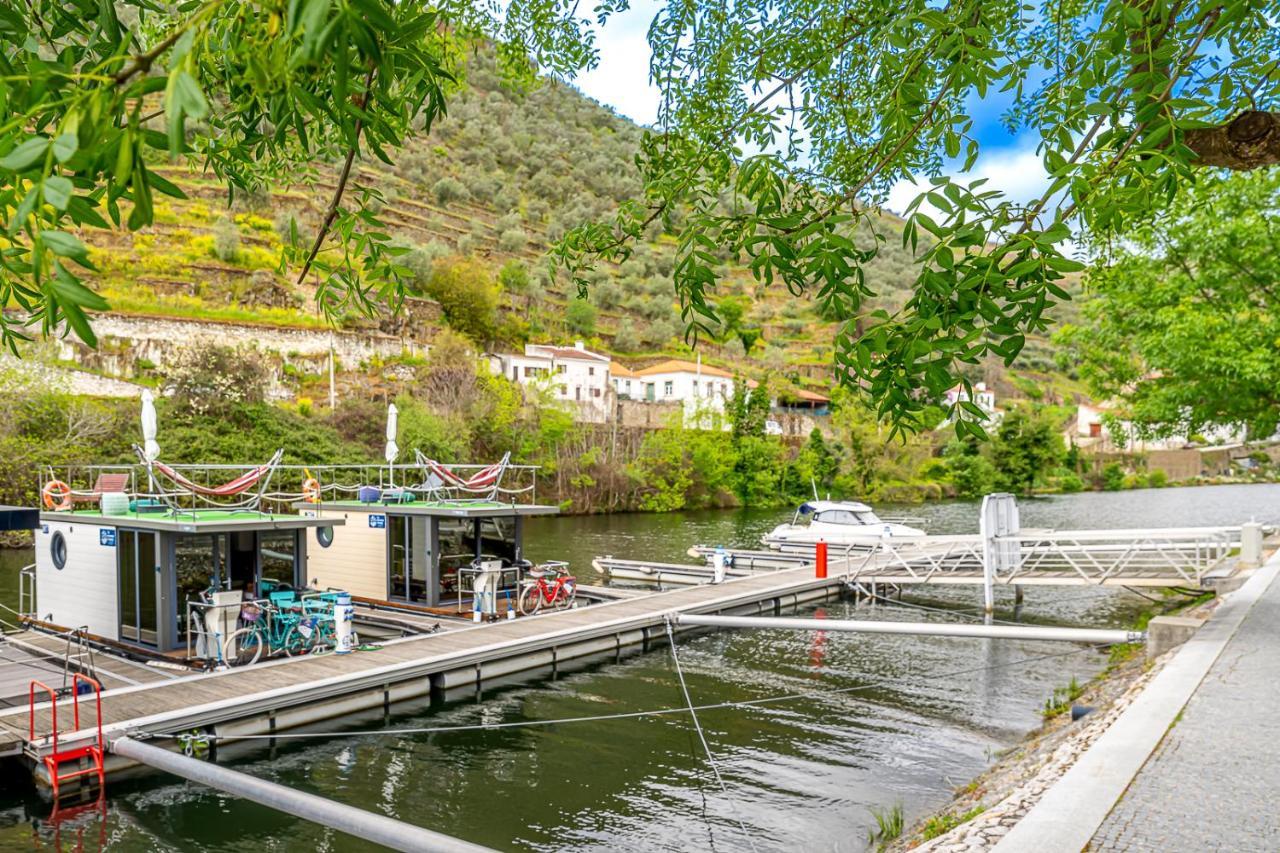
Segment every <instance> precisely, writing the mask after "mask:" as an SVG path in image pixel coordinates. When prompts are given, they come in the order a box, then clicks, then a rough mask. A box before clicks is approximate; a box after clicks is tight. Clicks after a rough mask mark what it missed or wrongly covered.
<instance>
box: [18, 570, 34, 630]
mask: <svg viewBox="0 0 1280 853" xmlns="http://www.w3.org/2000/svg"><path fill="white" fill-rule="evenodd" d="M28 601H29V602H30V603H29V604H27V603H26V602H28ZM18 616H19V617H20V618H24V619H34V618H35V616H36V564H35V563H32V564H31V565H29V566H23V567H22V568H21V569H19V570H18Z"/></svg>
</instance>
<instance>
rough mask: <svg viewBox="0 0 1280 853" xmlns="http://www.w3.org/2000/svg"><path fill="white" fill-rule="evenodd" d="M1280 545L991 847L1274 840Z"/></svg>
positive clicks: (1164, 846)
mask: <svg viewBox="0 0 1280 853" xmlns="http://www.w3.org/2000/svg"><path fill="white" fill-rule="evenodd" d="M1278 575H1280V553H1277V554H1275V555H1273V556H1272V558H1271V560H1270V561H1268V563H1267V565H1266V566H1264V567H1263V568H1262V569H1260V570H1258V571H1257V572H1255V573H1254V574H1253V576H1252V577H1251V578H1250V579H1249V580H1248V582H1247V583H1245V585H1244V586H1242V587H1241V588H1240V589H1239V590H1237V591H1236V592H1234V593H1232V594H1231V595H1228V596H1227V597H1226V598H1225V599H1224V600H1223V603H1222V604H1221V605H1220V606H1219V607H1218V609H1217V611H1216V613H1215V614H1214V616H1213V618H1212V619H1210V620H1209V622H1208V623H1207V624H1206V625H1205V626H1204V627H1203V628H1201V629H1200V630H1199V631H1198V632H1197V633H1196V635H1195V636H1194V637H1192V639H1191V640H1189V641H1188V642H1187V643H1186V644H1184V645H1183V646H1182V647H1181V648H1180V649H1179V650H1178V651H1177V652H1175V653H1174V656H1173V658H1172V659H1171V660H1169V661H1168V662H1167V663H1166V664H1165V665H1164V667H1163V668H1162V669H1161V670H1160V672H1159V673H1157V674H1156V676H1155V677H1154V678H1153V679H1152V680H1151V682H1150V684H1148V685H1147V687H1146V689H1145V690H1144V691H1143V692H1142V693H1141V694H1140V695H1139V696H1138V698H1137V699H1135V700H1134V701H1133V703H1132V704H1131V705H1130V706H1129V707H1128V709H1126V710H1125V712H1124V713H1123V714H1122V715H1121V716H1120V718H1119V719H1118V720H1116V722H1115V723H1113V724H1112V725H1111V727H1110V728H1108V729H1107V731H1106V732H1105V733H1104V734H1103V735H1102V736H1101V737H1099V738H1098V740H1097V741H1096V742H1095V743H1094V745H1093V746H1092V747H1091V748H1090V749H1089V750H1088V751H1086V752H1085V753H1084V754H1083V755H1082V756H1080V758H1079V759H1078V760H1077V761H1076V762H1075V764H1074V765H1073V766H1072V767H1071V769H1070V770H1068V771H1067V773H1066V774H1064V775H1063V776H1062V777H1061V778H1060V779H1059V780H1058V781H1057V782H1056V783H1055V784H1054V785H1053V786H1052V787H1051V788H1050V789H1049V790H1048V791H1046V792H1045V794H1044V796H1043V797H1042V798H1041V799H1040V801H1039V802H1038V803H1037V804H1036V805H1035V806H1034V807H1033V808H1032V809H1031V811H1030V812H1028V813H1027V814H1026V815H1025V816H1024V817H1023V818H1022V820H1021V821H1019V822H1018V824H1017V825H1016V826H1015V827H1014V828H1013V830H1012V831H1010V832H1009V834H1008V835H1006V836H1005V838H1004V840H1003V841H1001V843H999V844H998V845H997V846H996V850H997V851H1000V853H1005V851H1010V853H1018V851H1036V853H1059V851H1060V853H1078V851H1080V850H1082V849H1090V850H1100V851H1102V850H1105V851H1162V853H1163V851H1184V850H1186V851H1201V850H1232V851H1253V850H1280V834H1278V831H1277V826H1278V824H1277V820H1278V818H1277V813H1276V810H1275V809H1273V808H1271V807H1269V806H1266V805H1263V804H1265V803H1270V802H1272V801H1274V799H1275V796H1276V792H1277V791H1280V710H1277V709H1278V708H1280V702H1278V701H1277V700H1280V582H1278V581H1276V578H1277V576H1278Z"/></svg>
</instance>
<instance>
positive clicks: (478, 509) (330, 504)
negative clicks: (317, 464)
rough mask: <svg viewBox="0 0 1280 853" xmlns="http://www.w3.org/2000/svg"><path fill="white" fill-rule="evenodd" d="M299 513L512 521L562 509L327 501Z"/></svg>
mask: <svg viewBox="0 0 1280 853" xmlns="http://www.w3.org/2000/svg"><path fill="white" fill-rule="evenodd" d="M294 507H295V508H297V509H299V510H316V509H321V510H330V511H335V510H337V511H343V512H367V513H371V514H372V513H377V514H380V515H385V514H387V513H392V514H394V515H423V516H436V517H438V518H513V517H515V516H530V515H558V514H559V512H560V508H559V507H557V506H546V505H542V504H512V503H500V502H498V501H411V502H409V503H382V502H381V501H379V502H377V503H362V502H360V501H355V500H350V501H324V502H322V503H318V504H312V503H297V504H294Z"/></svg>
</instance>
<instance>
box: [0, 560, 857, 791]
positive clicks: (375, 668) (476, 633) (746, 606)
mask: <svg viewBox="0 0 1280 853" xmlns="http://www.w3.org/2000/svg"><path fill="white" fill-rule="evenodd" d="M844 582H845V578H844V577H843V575H842V574H841V573H840V572H839V571H833V572H832V573H831V574H830V576H829V577H826V578H816V577H815V576H814V570H813V568H812V567H804V568H798V569H790V570H782V571H777V572H771V573H769V574H767V575H756V576H749V577H742V578H734V579H731V580H729V581H726V582H725V583H723V584H718V585H702V586H696V587H688V588H684V589H679V590H674V591H670V592H658V593H649V594H639V595H632V596H630V597H628V598H621V599H618V600H614V601H609V602H605V603H602V604H595V605H591V606H589V607H581V608H576V609H570V610H564V611H559V612H552V613H545V614H541V615H538V616H532V617H525V618H520V619H515V620H510V621H500V622H495V623H489V624H479V625H474V626H468V627H459V628H455V629H454V630H449V631H440V632H436V633H432V634H425V635H423V634H419V635H414V636H408V637H403V638H399V639H393V640H389V641H386V642H384V643H383V644H382V645H381V647H380V648H379V649H377V650H376V651H365V652H355V653H352V654H348V655H333V654H326V655H320V656H304V657H299V658H291V659H282V660H273V661H269V662H265V663H259V664H256V665H253V666H249V667H243V668H236V669H229V670H224V671H221V672H212V673H199V674H192V675H182V676H179V677H175V678H168V677H165V676H168V675H170V674H171V673H164V675H162V676H160V678H161V679H162V680H158V681H153V682H147V683H137V684H126V685H125V686H118V687H109V688H108V689H106V690H104V691H103V693H102V696H101V701H102V727H103V733H104V736H105V739H106V741H107V743H111V742H112V741H113V740H115V739H117V738H121V737H132V738H147V737H152V738H153V739H156V740H158V741H159V742H160V743H165V742H166V741H168V739H167V738H165V737H164V736H166V735H171V734H175V733H179V732H192V731H196V732H205V733H209V734H216V735H217V736H218V738H219V743H223V742H226V740H234V738H235V737H236V736H237V735H262V734H270V733H272V732H275V731H282V730H285V729H290V728H294V727H298V726H304V725H308V724H311V723H315V722H318V721H320V720H325V719H331V718H335V717H343V716H346V715H349V714H352V713H355V712H358V711H363V710H369V709H377V708H383V709H384V710H386V711H388V712H389V711H390V708H391V706H392V705H393V704H396V703H398V702H401V701H404V700H408V699H414V698H419V697H423V696H429V695H431V694H432V693H436V692H440V693H442V692H443V691H447V690H451V689H454V688H458V687H466V686H471V685H474V686H476V687H477V689H478V688H479V686H480V685H482V684H483V683H485V682H487V681H490V680H493V679H497V678H501V677H504V676H509V675H512V674H515V673H519V672H525V671H530V670H539V669H544V670H548V671H552V672H554V671H555V670H556V668H557V667H559V666H560V665H562V664H564V663H566V662H568V661H571V660H574V659H578V658H582V657H586V656H589V655H597V654H600V653H609V652H614V653H618V654H620V653H621V650H622V649H623V648H625V647H631V646H647V645H648V644H649V643H650V641H651V640H655V639H660V638H661V639H663V640H664V641H665V624H666V621H667V618H668V616H669V615H670V614H673V613H677V612H687V613H711V614H714V613H725V614H757V613H778V612H781V611H782V610H784V609H787V608H791V607H795V606H797V605H802V604H805V603H807V602H814V601H821V600H826V599H830V598H833V597H838V596H839V595H840V594H841V592H842V585H843V584H844ZM29 633H32V635H33V636H34V632H29ZM22 636H26V635H25V634H24V635H22ZM112 663H114V659H113V660H112ZM108 668H109V667H108ZM145 668H146V669H150V667H145ZM70 705H71V701H70V699H64V700H61V701H60V702H59V710H60V713H59V720H60V721H62V722H63V724H64V725H65V721H67V720H69V719H70V718H71V716H70V710H71V708H70ZM82 714H83V715H84V716H85V717H86V719H84V720H82V724H84V725H85V726H88V725H91V724H93V723H95V722H96V721H95V720H94V719H93V714H92V712H88V713H86V712H85V711H84V710H83V709H82ZM33 726H34V732H35V736H34V737H32V735H31V732H32V731H33V728H32V727H33ZM51 727H52V719H51V713H50V703H49V702H43V703H40V704H37V705H36V706H35V710H34V720H32V719H31V715H30V712H29V709H28V708H26V707H22V708H13V709H10V710H7V711H0V754H7V755H22V756H24V757H25V758H26V759H27V761H28V762H29V764H30V765H31V766H32V767H33V772H34V774H35V777H36V779H37V781H38V782H42V783H44V784H47V783H48V779H47V775H46V771H45V767H44V764H43V758H44V757H45V756H46V755H47V754H48V753H49V752H50V751H51V749H52V744H51V739H50V738H49V737H48V736H47V733H49V732H50V731H51ZM96 737H97V732H96V729H92V730H91V729H89V728H87V727H86V728H83V729H82V730H80V731H76V732H69V731H64V732H63V733H62V734H61V736H60V738H59V749H62V750H66V749H70V748H74V747H75V746H76V745H77V744H79V743H84V744H88V743H89V742H90V741H91V740H93V739H95V738H96ZM169 742H170V743H171V744H172V741H169ZM131 764H132V762H129V761H128V760H127V759H124V758H121V757H120V756H115V755H108V756H107V759H106V772H107V774H108V775H110V774H112V773H116V772H119V771H121V770H124V769H126V768H127V767H129V766H130V765H131Z"/></svg>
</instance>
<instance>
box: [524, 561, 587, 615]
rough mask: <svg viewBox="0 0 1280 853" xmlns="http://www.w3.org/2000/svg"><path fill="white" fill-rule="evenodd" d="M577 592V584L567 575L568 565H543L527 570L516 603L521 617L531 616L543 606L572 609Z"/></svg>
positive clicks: (553, 563) (558, 563) (559, 563)
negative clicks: (527, 572)
mask: <svg viewBox="0 0 1280 853" xmlns="http://www.w3.org/2000/svg"><path fill="white" fill-rule="evenodd" d="M577 592H578V582H577V580H576V579H575V578H574V577H573V576H572V575H570V574H569V564H568V563H565V562H559V561H556V562H551V563H543V564H542V565H540V566H536V567H534V568H532V569H530V570H529V574H528V577H527V579H526V580H525V582H524V588H523V589H521V590H520V598H519V600H518V601H517V602H516V603H517V605H518V606H519V607H520V615H521V616H532V615H534V614H535V613H537V612H538V611H539V610H541V609H542V608H543V607H544V606H545V607H552V608H554V609H556V610H563V609H565V608H567V607H572V606H573V600H574V597H575V596H576V595H577Z"/></svg>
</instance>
